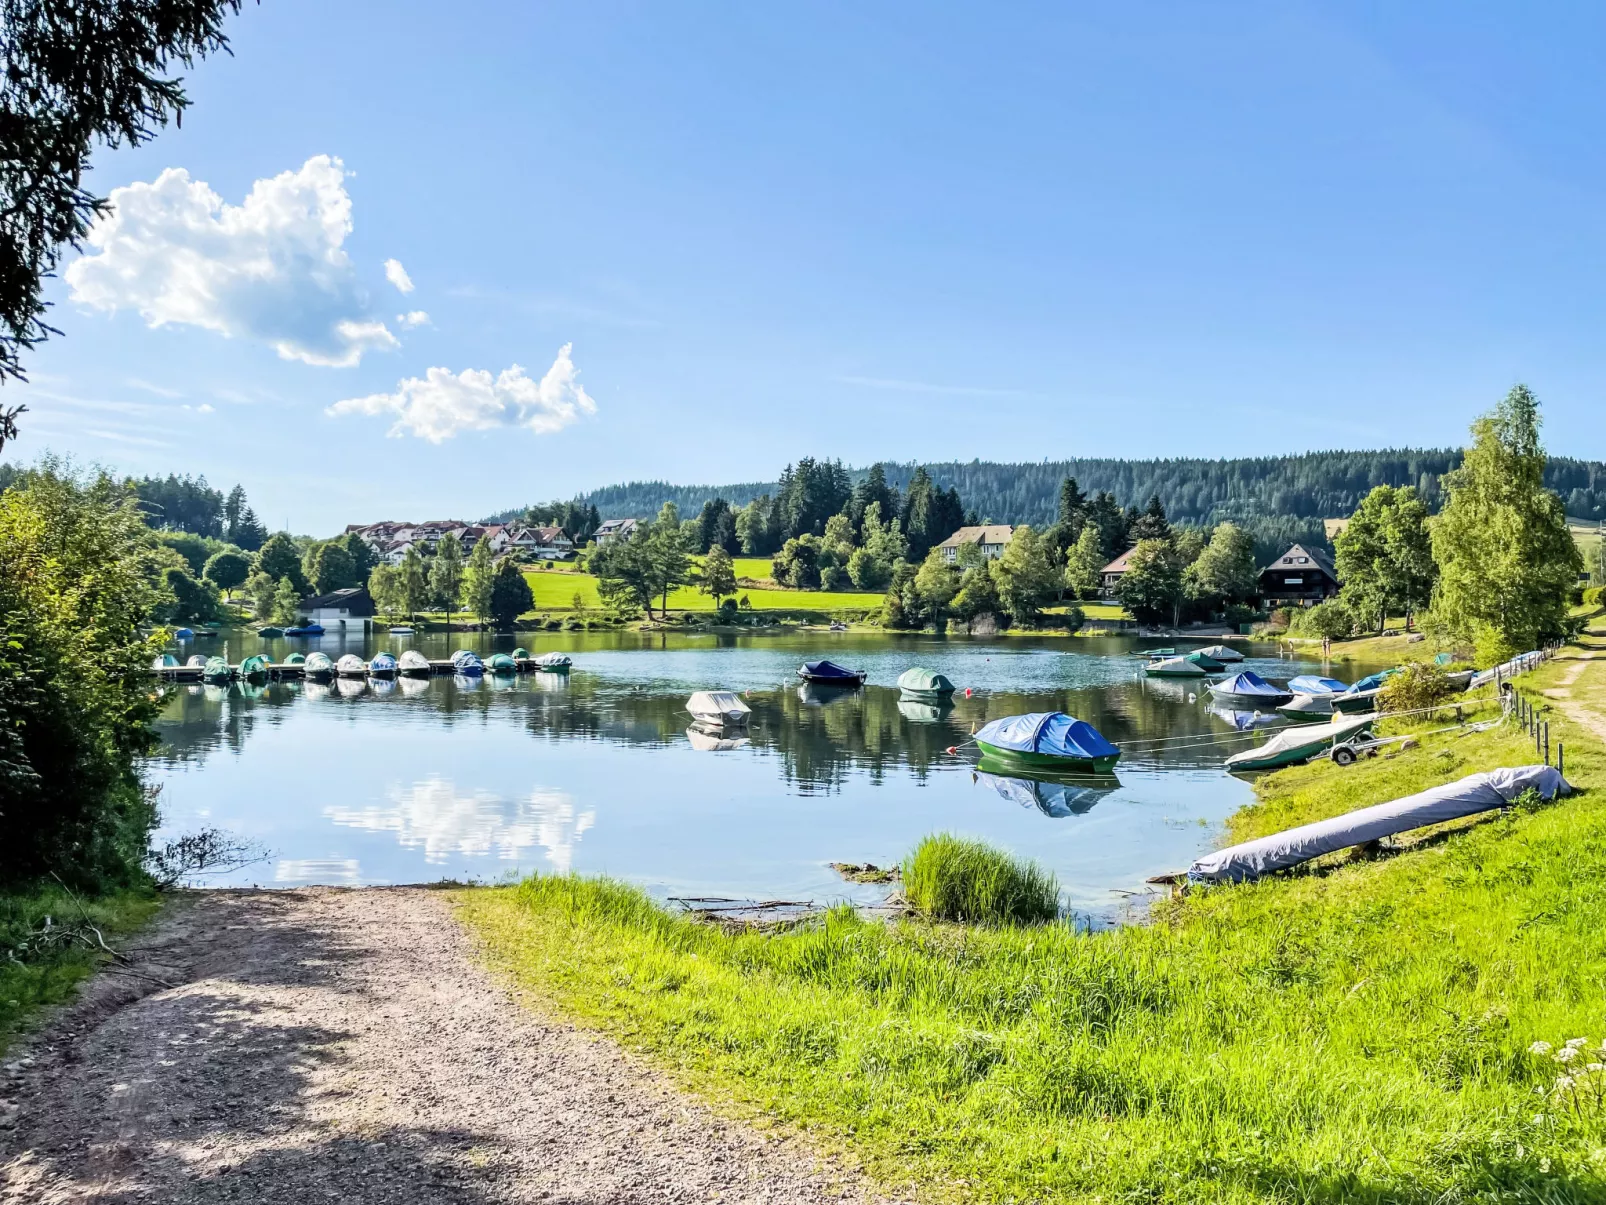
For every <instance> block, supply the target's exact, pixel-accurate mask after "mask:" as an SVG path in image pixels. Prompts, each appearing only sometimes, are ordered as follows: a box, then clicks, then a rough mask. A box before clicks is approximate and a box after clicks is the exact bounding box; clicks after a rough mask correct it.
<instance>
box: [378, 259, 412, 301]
mask: <svg viewBox="0 0 1606 1205" xmlns="http://www.w3.org/2000/svg"><path fill="white" fill-rule="evenodd" d="M385 279H386V280H388V281H390V283H391V284H393V285H395V286H396V287H397V288H398V289H400V290H401V291H402V292H403V293H411V292H412V291H413V278H412V277H411V276H409V275H407V269H406V268H404V267H402V265H401V260H399V259H387V260H386V261H385Z"/></svg>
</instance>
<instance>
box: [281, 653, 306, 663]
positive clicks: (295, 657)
mask: <svg viewBox="0 0 1606 1205" xmlns="http://www.w3.org/2000/svg"><path fill="white" fill-rule="evenodd" d="M306 660H307V655H306V654H305V653H291V654H290V655H289V656H288V657H286V658H285V659H284V663H285V664H286V665H302V664H304V663H305V662H306Z"/></svg>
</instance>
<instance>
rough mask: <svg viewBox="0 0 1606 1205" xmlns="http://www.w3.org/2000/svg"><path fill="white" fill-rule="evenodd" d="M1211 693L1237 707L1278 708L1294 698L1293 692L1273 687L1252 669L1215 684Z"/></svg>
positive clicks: (1211, 688)
mask: <svg viewBox="0 0 1606 1205" xmlns="http://www.w3.org/2000/svg"><path fill="white" fill-rule="evenodd" d="M1210 693H1211V694H1212V695H1214V696H1215V697H1216V698H1217V699H1219V700H1221V701H1222V702H1223V703H1230V704H1232V705H1233V706H1235V707H1239V706H1244V707H1267V708H1270V707H1277V706H1280V705H1281V704H1283V703H1287V702H1289V701H1290V700H1291V699H1293V697H1294V695H1293V692H1292V691H1287V690H1284V689H1283V688H1282V687H1280V686H1273V685H1272V684H1271V683H1270V682H1268V681H1266V679H1264V678H1262V677H1261V676H1260V675H1259V674H1257V673H1255V671H1254V670H1252V669H1246V670H1244V671H1243V672H1242V673H1238V674H1234V675H1233V676H1232V677H1230V678H1228V679H1227V680H1226V681H1225V682H1216V683H1214V684H1213V685H1212V686H1211V687H1210Z"/></svg>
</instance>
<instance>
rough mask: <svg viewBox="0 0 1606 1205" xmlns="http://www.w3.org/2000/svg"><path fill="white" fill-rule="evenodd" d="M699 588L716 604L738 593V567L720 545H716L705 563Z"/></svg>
mask: <svg viewBox="0 0 1606 1205" xmlns="http://www.w3.org/2000/svg"><path fill="white" fill-rule="evenodd" d="M698 586H699V588H700V589H701V590H702V592H703V593H704V594H707V595H709V596H710V597H712V598H713V600H714V601H715V602H716V603H717V602H718V601H719V600H720V599H722V598H725V597H726V596H728V595H731V594H735V593H736V566H735V564H734V563H733V562H732V561H731V554H730V553H728V552H726V551H725V549H724V548H723V547H721V546H720V545H718V544H715V545H714V547H713V548H712V549H710V550H709V553H708V556H707V558H706V559H705V560H704V561H703V568H702V573H701V575H700V577H699V581H698Z"/></svg>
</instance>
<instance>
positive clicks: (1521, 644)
mask: <svg viewBox="0 0 1606 1205" xmlns="http://www.w3.org/2000/svg"><path fill="white" fill-rule="evenodd" d="M1539 425H1540V417H1539V403H1538V400H1537V399H1536V398H1535V397H1534V395H1533V394H1532V393H1531V392H1530V391H1529V390H1528V388H1527V387H1526V386H1523V385H1518V386H1516V387H1515V388H1514V389H1512V390H1511V392H1510V393H1509V394H1507V395H1506V398H1505V400H1504V401H1502V402H1501V403H1500V405H1499V406H1498V407H1496V408H1495V409H1494V410H1493V411H1492V412H1491V413H1489V414H1486V415H1484V416H1483V417H1481V418H1479V419H1478V420H1477V421H1476V422H1474V423H1473V424H1472V446H1471V447H1470V448H1468V449H1467V452H1466V458H1465V461H1464V462H1463V464H1462V466H1461V467H1460V468H1459V469H1457V470H1455V471H1454V472H1453V473H1450V474H1448V475H1447V477H1446V478H1445V482H1444V486H1445V490H1446V493H1447V495H1448V501H1447V502H1446V503H1445V506H1444V510H1443V511H1442V512H1441V513H1440V515H1439V516H1438V518H1437V519H1436V520H1435V521H1434V523H1433V528H1432V542H1433V555H1434V559H1435V560H1436V561H1437V562H1438V566H1439V581H1438V586H1437V588H1436V589H1435V591H1434V595H1433V611H1434V616H1435V619H1436V620H1437V621H1438V622H1439V623H1441V624H1443V625H1444V626H1445V627H1446V628H1447V629H1448V630H1449V631H1450V632H1451V633H1453V634H1454V635H1456V636H1457V637H1460V638H1462V639H1470V640H1471V641H1472V642H1473V643H1474V644H1475V645H1476V647H1477V648H1478V650H1479V658H1480V660H1485V659H1490V658H1496V657H1500V656H1502V655H1507V656H1509V655H1511V654H1513V653H1517V652H1523V651H1526V650H1528V649H1531V648H1534V647H1536V646H1537V645H1538V644H1540V643H1541V642H1542V641H1544V640H1546V639H1550V638H1553V637H1558V636H1561V635H1562V634H1563V633H1564V632H1565V630H1566V618H1567V597H1568V594H1569V592H1570V591H1571V589H1572V587H1573V585H1574V583H1575V582H1576V581H1577V578H1578V575H1579V572H1580V570H1581V569H1582V567H1583V563H1582V558H1581V557H1580V556H1579V553H1578V546H1577V545H1576V544H1575V543H1574V542H1573V539H1572V535H1571V533H1570V532H1569V531H1568V529H1567V519H1566V514H1565V511H1564V510H1563V507H1562V502H1561V499H1560V498H1559V497H1557V496H1556V494H1555V493H1553V492H1552V491H1550V490H1548V489H1546V488H1545V486H1544V468H1545V452H1544V448H1543V446H1542V445H1541V443H1540V440H1539Z"/></svg>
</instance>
